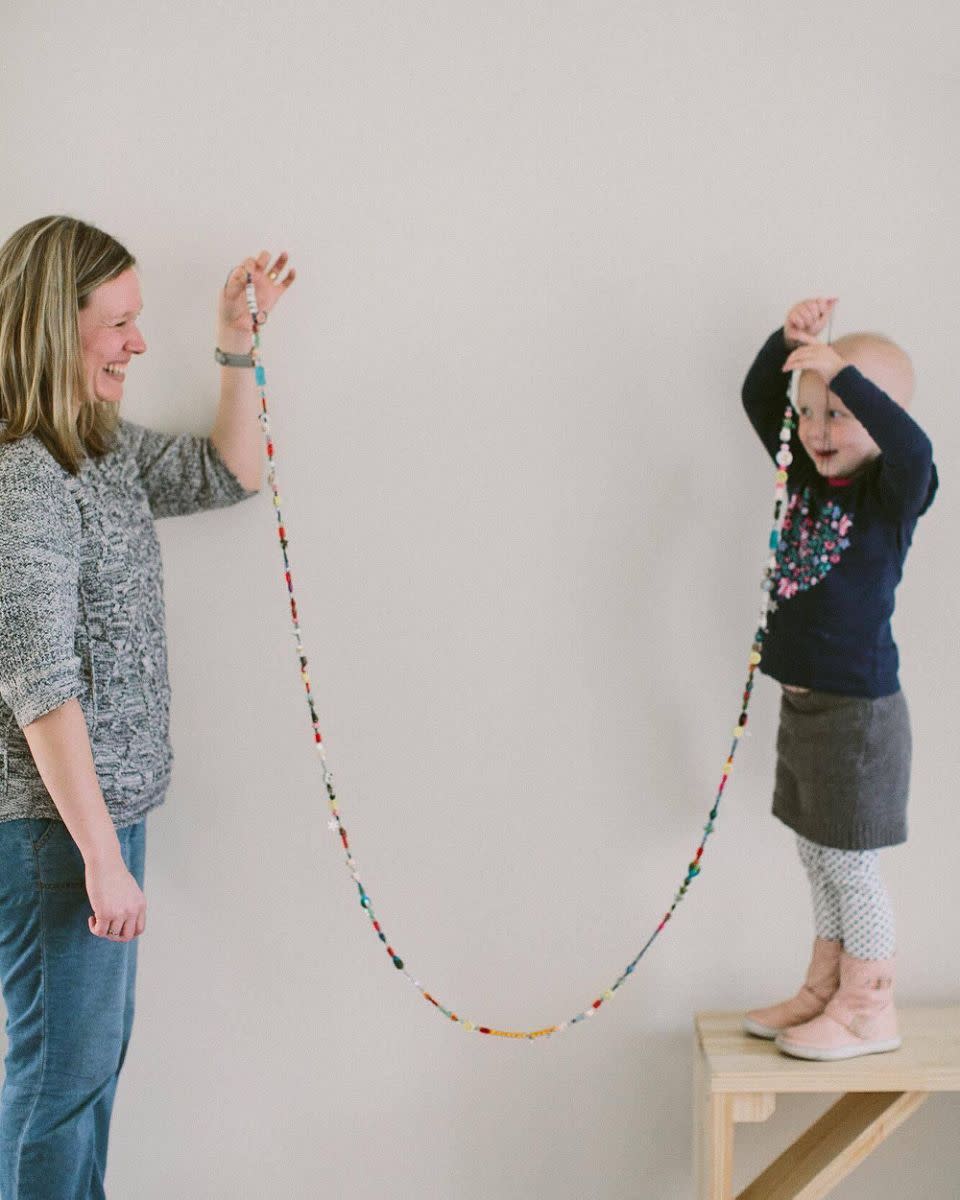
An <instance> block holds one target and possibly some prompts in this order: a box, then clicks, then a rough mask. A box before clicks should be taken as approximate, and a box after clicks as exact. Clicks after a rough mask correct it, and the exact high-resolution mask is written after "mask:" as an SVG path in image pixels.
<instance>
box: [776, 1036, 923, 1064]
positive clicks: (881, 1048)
mask: <svg viewBox="0 0 960 1200" xmlns="http://www.w3.org/2000/svg"><path fill="white" fill-rule="evenodd" d="M776 1042H777V1049H778V1050H782V1051H783V1053H784V1054H789V1055H790V1057H791V1058H805V1059H806V1060H807V1061H808V1062H839V1061H840V1060H841V1059H844V1058H859V1057H860V1055H861V1054H886V1053H887V1052H888V1051H890V1050H899V1049H900V1047H901V1046H902V1045H903V1041H902V1039H901V1038H891V1039H890V1040H889V1041H886V1042H864V1043H863V1044H862V1045H859V1046H840V1047H837V1049H835V1050H820V1049H817V1048H816V1047H814V1046H797V1045H795V1044H794V1043H792V1042H788V1041H786V1040H785V1039H784V1038H780V1037H778V1038H777V1039H776Z"/></svg>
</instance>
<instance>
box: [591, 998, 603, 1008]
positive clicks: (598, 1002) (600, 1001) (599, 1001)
mask: <svg viewBox="0 0 960 1200" xmlns="http://www.w3.org/2000/svg"><path fill="white" fill-rule="evenodd" d="M602 1003H603V1001H602V1000H594V1002H593V1007H594V1008H599V1007H600V1005H601V1004H602Z"/></svg>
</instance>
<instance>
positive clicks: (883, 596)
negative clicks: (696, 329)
mask: <svg viewBox="0 0 960 1200" xmlns="http://www.w3.org/2000/svg"><path fill="white" fill-rule="evenodd" d="M789 353H790V351H789V349H788V348H787V345H786V342H785V341H784V336H783V330H782V329H778V330H777V331H776V333H774V334H773V335H772V336H771V337H770V338H769V339H768V340H767V342H766V343H765V344H764V346H763V348H762V349H761V351H760V353H759V354H758V355H757V359H756V361H755V362H754V364H753V366H752V367H751V368H750V370H749V372H748V374H747V378H746V380H745V381H744V384H743V406H744V408H745V409H746V412H747V416H748V417H749V418H750V422H751V424H752V425H753V427H754V429H755V430H756V432H757V435H758V436H759V438H760V440H761V441H762V442H763V444H764V446H765V447H766V448H767V451H768V452H769V454H770V456H771V457H772V458H774V459H775V456H776V454H777V451H778V450H779V449H780V429H781V426H782V425H783V413H784V409H785V407H786V403H787V389H788V386H789V376H788V375H786V374H784V372H783V370H782V368H783V364H784V362H785V361H786V359H787V356H788V354H789ZM830 391H831V392H833V393H834V394H835V395H836V396H838V397H839V398H840V400H842V401H843V403H844V405H845V406H846V407H847V408H848V409H849V410H850V412H851V413H852V414H853V415H854V417H855V418H856V419H857V420H858V421H859V422H860V423H861V425H863V426H864V428H865V429H866V430H867V432H868V433H869V434H870V436H871V437H872V438H873V440H874V441H875V442H876V443H877V445H878V446H879V447H880V457H879V458H876V459H874V460H873V461H871V462H869V463H867V464H866V465H865V466H864V467H863V468H862V469H861V470H859V471H858V472H857V473H856V475H854V476H853V477H851V478H850V479H849V480H848V481H844V482H843V483H840V482H838V481H831V480H829V479H826V478H824V477H823V476H822V475H820V473H819V472H818V471H817V469H816V466H815V465H814V463H813V460H812V459H811V458H810V456H809V455H808V454H807V452H806V450H804V448H803V446H802V445H801V444H800V440H799V438H798V437H797V436H796V431H794V436H793V439H792V441H791V443H790V449H791V452H792V453H793V462H792V464H791V465H790V468H789V472H790V474H789V484H788V489H789V490H788V500H787V512H786V516H785V518H784V523H783V531H782V534H781V539H780V544H779V546H778V547H777V553H776V559H777V565H776V567H775V568H774V571H773V576H772V582H773V603H774V605H775V609H774V610H773V611H771V614H770V618H769V625H768V628H767V634H766V638H765V640H764V643H763V658H762V661H761V663H760V669H761V670H762V671H763V672H764V673H765V674H767V675H770V676H772V677H773V678H774V679H777V680H779V681H780V682H781V683H788V684H793V685H794V686H796V687H806V688H814V689H816V690H817V691H823V692H839V693H841V694H843V695H848V696H888V695H890V694H891V693H893V692H896V691H897V690H898V689H899V687H900V682H899V679H898V669H899V657H898V654H897V647H896V643H895V642H894V640H893V633H892V631H891V629H890V618H891V616H892V615H893V606H894V592H895V590H896V587H897V584H898V583H899V582H900V579H901V576H902V574H903V563H904V559H905V558H906V556H907V551H908V550H909V548H910V541H911V539H912V537H913V531H914V528H915V526H916V523H917V518H918V517H919V516H920V515H921V514H922V513H924V512H926V510H927V509H928V508H929V507H930V505H931V503H932V502H933V497H934V495H935V493H936V490H937V469H936V467H935V466H934V465H933V447H932V446H931V444H930V439H929V438H928V437H927V435H926V434H925V433H924V432H923V430H922V429H921V428H920V426H919V425H918V424H917V423H916V421H914V420H913V418H912V417H911V416H910V415H909V414H908V413H907V412H906V411H905V410H904V409H902V408H901V407H900V405H899V404H897V403H896V402H895V401H893V400H891V399H890V397H889V396H888V395H887V394H886V392H884V391H882V390H881V389H880V388H879V387H877V386H876V384H874V383H872V382H871V381H870V380H869V379H867V378H866V377H865V376H864V375H862V374H861V373H860V371H858V370H857V368H856V367H854V366H846V367H844V368H843V370H841V371H840V372H839V373H838V374H837V375H836V376H835V377H834V379H833V380H832V381H831V383H830ZM771 607H772V608H773V606H771Z"/></svg>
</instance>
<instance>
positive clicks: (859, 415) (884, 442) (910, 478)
mask: <svg viewBox="0 0 960 1200" xmlns="http://www.w3.org/2000/svg"><path fill="white" fill-rule="evenodd" d="M830 391H831V392H833V394H834V395H835V396H839V397H840V399H841V400H842V401H843V403H844V404H845V405H846V406H847V408H848V409H849V410H850V412H851V413H853V415H854V417H856V419H857V420H858V421H859V422H860V424H861V425H862V426H863V427H864V429H866V431H867V433H869V434H870V436H871V437H872V438H873V440H874V441H875V442H876V443H877V445H878V446H879V447H880V454H881V461H880V470H879V472H878V475H877V492H878V495H879V497H880V500H881V503H882V504H883V506H884V507H885V508H886V510H887V511H888V512H889V513H890V515H891V516H897V517H917V516H919V515H920V514H921V513H923V512H926V510H927V509H928V508H929V507H930V505H931V504H932V503H933V498H934V495H935V494H936V491H937V485H938V480H937V469H936V467H935V466H934V465H933V446H932V445H931V443H930V439H929V438H928V437H927V435H926V434H925V433H924V431H923V430H922V429H921V428H920V426H919V425H918V424H917V422H916V421H915V420H914V419H913V417H911V416H910V414H909V413H908V412H907V411H906V409H904V408H901V407H900V405H899V404H897V402H896V401H895V400H891V398H890V397H889V396H888V395H887V393H886V392H884V391H883V390H881V389H880V388H879V387H877V385H876V384H875V383H874V382H873V381H872V380H870V379H868V378H867V377H866V376H865V375H862V374H861V373H860V371H859V370H858V369H857V368H856V367H855V366H853V365H852V364H851V365H848V366H846V367H844V368H843V369H842V370H841V371H838V372H837V374H836V375H835V376H834V377H833V379H832V380H831V381H830Z"/></svg>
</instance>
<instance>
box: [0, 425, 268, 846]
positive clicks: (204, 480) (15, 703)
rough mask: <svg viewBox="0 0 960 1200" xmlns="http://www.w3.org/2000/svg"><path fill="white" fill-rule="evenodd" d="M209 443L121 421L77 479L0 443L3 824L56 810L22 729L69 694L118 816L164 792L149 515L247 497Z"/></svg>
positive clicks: (161, 651)
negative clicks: (106, 448) (111, 441)
mask: <svg viewBox="0 0 960 1200" xmlns="http://www.w3.org/2000/svg"><path fill="white" fill-rule="evenodd" d="M253 494H254V493H253V492H249V491H247V489H246V488H244V487H243V486H242V485H241V484H240V482H239V481H238V480H237V479H236V478H235V477H234V475H233V474H232V473H231V472H230V470H229V469H228V468H227V466H226V464H225V463H224V462H223V459H222V458H221V457H220V456H219V454H218V453H217V451H216V450H215V448H214V447H213V444H212V443H211V442H210V440H209V438H200V437H194V436H192V435H190V434H166V433H157V432H155V431H153V430H149V429H143V428H141V427H140V426H138V425H133V424H130V423H129V422H127V421H121V422H120V425H119V428H118V432H117V439H116V444H115V446H114V448H113V449H112V450H111V451H110V452H109V453H108V454H107V455H105V456H104V457H103V458H101V459H96V460H94V459H88V460H86V461H85V462H84V464H83V466H82V468H81V470H80V474H79V475H78V476H72V475H70V474H69V472H67V471H65V470H64V469H63V468H62V467H61V466H60V465H59V463H57V461H56V460H55V459H54V458H53V457H52V456H51V454H50V453H49V452H48V451H47V449H46V448H45V447H44V445H43V444H42V443H41V442H40V441H38V440H37V439H36V438H34V437H26V438H21V439H20V440H19V441H16V442H10V443H7V444H5V445H0V821H9V820H13V819H15V818H18V817H41V818H43V817H54V818H55V817H57V815H58V814H57V810H56V808H55V807H54V804H53V802H52V800H51V799H50V796H49V794H48V792H47V790H46V788H45V787H44V785H43V782H42V780H41V779H40V776H39V774H38V772H37V768H36V766H35V764H34V761H33V758H32V756H31V754H30V750H29V748H28V746H27V742H26V739H25V738H24V735H23V732H22V730H23V727H24V726H25V725H28V724H29V723H30V722H31V721H35V720H36V719H37V718H38V717H40V716H42V715H43V714H44V713H47V712H50V711H51V710H52V709H54V708H56V707H57V706H58V705H60V704H63V703H64V702H65V701H66V700H69V699H70V698H71V697H74V696H76V697H77V698H78V700H79V701H80V705H81V707H82V709H83V714H84V716H85V718H86V722H87V729H88V730H89V733H90V742H91V745H92V747H93V758H94V764H95V766H96V770H97V776H98V778H99V781H100V786H101V788H102V790H103V795H104V798H105V800H106V802H107V808H108V810H109V812H110V815H111V817H112V818H113V821H114V824H115V825H116V826H117V827H118V828H120V827H122V826H124V825H131V824H133V823H134V822H135V821H138V820H140V818H141V817H142V816H143V815H144V814H145V813H146V812H148V811H149V810H150V809H151V808H154V807H156V805H158V804H160V803H161V802H162V801H163V797H164V793H165V791H166V788H167V784H168V782H169V779H170V767H171V763H172V761H173V753H172V750H171V748H170V738H169V713H170V683H169V680H168V677H167V647H166V635H165V632H164V610H163V578H162V569H161V563H160V544H159V542H158V540H157V533H156V529H155V528H154V518H155V517H170V516H177V515H180V514H184V513H192V512H199V511H201V510H202V509H208V508H220V507H223V506H224V505H227V504H233V503H235V502H236V501H238V500H242V499H244V498H245V497H247V496H251V495H253Z"/></svg>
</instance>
